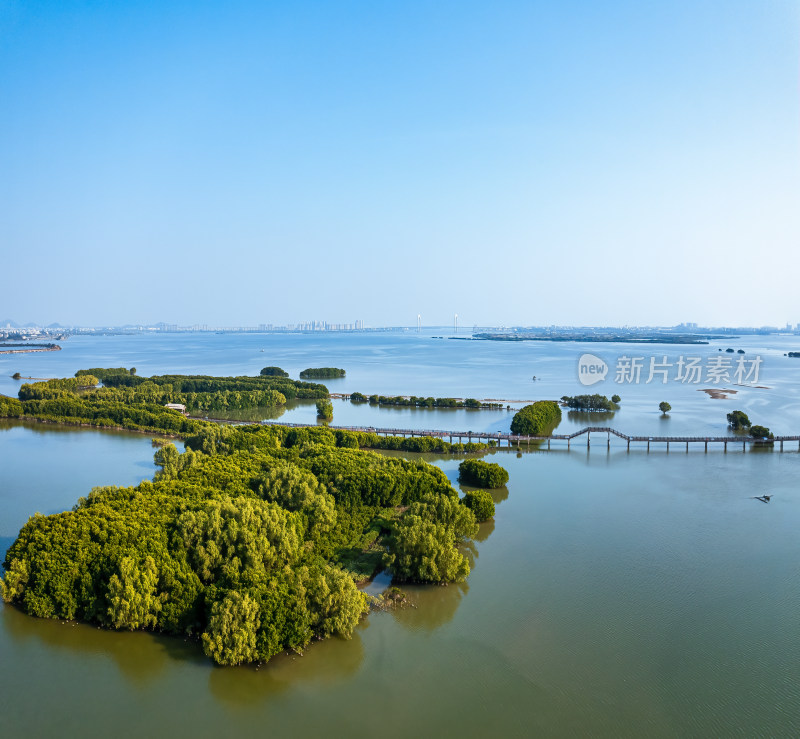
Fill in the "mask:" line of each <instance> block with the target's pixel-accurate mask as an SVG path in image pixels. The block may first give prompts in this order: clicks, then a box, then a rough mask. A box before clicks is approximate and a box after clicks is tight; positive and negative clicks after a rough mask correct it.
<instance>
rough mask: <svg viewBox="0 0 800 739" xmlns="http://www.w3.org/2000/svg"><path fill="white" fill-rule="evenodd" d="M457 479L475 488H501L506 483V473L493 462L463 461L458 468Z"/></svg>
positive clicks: (480, 460)
mask: <svg viewBox="0 0 800 739" xmlns="http://www.w3.org/2000/svg"><path fill="white" fill-rule="evenodd" d="M458 479H459V481H460V482H462V483H464V484H465V485H473V486H474V487H476V488H501V487H503V485H505V484H506V483H507V482H508V472H507V471H506V470H505V469H503V468H502V467H501V466H500V465H499V464H496V463H494V462H484V461H483V460H482V459H465V460H464V461H463V462H462V463H461V464H460V465H459V466H458Z"/></svg>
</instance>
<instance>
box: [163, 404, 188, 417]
mask: <svg viewBox="0 0 800 739" xmlns="http://www.w3.org/2000/svg"><path fill="white" fill-rule="evenodd" d="M164 407H165V408H169V409H170V410H171V411H180V412H181V413H183V415H184V416H185V415H187V413H186V406H185V405H184V404H183V403H167V404H166V405H165V406H164Z"/></svg>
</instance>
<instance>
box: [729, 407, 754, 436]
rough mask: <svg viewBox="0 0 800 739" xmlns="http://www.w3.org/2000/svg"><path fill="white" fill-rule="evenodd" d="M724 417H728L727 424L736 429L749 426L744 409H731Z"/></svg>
mask: <svg viewBox="0 0 800 739" xmlns="http://www.w3.org/2000/svg"><path fill="white" fill-rule="evenodd" d="M726 418H727V419H728V426H730V427H731V428H732V429H734V430H736V431H738V430H739V429H749V428H750V426H751V423H750V419H749V418H748V417H747V414H746V413H745V412H744V411H731V412H730V413H728V415H727V416H726Z"/></svg>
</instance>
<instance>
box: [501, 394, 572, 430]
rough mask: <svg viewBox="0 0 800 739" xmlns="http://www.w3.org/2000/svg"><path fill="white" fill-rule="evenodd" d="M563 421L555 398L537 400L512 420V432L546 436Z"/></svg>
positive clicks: (521, 410) (522, 409) (518, 412)
mask: <svg viewBox="0 0 800 739" xmlns="http://www.w3.org/2000/svg"><path fill="white" fill-rule="evenodd" d="M559 423H561V408H559V405H558V403H556V402H555V401H554V400H537V401H536V402H535V403H531V404H530V405H526V406H525V407H524V408H521V409H520V410H519V411H517V413H516V414H515V415H514V418H513V419H512V421H511V433H512V434H524V435H526V436H546V435H547V434H550V433H552V432H553V429H554V428H555V427H556V426H558V424H559Z"/></svg>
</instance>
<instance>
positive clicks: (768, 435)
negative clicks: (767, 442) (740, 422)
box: [750, 424, 773, 439]
mask: <svg viewBox="0 0 800 739" xmlns="http://www.w3.org/2000/svg"><path fill="white" fill-rule="evenodd" d="M750 436H752V437H753V438H755V439H772V438H773V434H772V432H771V431H770V430H769V429H768V428H767V427H766V426H758V425H757V424H753V425H752V426H751V427H750Z"/></svg>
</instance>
